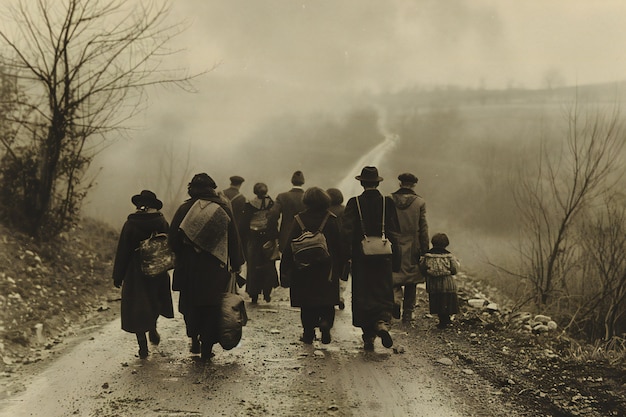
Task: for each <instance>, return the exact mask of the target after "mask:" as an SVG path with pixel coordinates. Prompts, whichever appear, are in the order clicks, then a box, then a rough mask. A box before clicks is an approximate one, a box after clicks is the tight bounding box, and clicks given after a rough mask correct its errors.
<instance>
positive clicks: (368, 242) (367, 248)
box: [356, 196, 391, 256]
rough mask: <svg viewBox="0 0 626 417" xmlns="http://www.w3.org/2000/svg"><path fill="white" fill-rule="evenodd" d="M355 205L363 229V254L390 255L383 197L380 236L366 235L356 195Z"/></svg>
mask: <svg viewBox="0 0 626 417" xmlns="http://www.w3.org/2000/svg"><path fill="white" fill-rule="evenodd" d="M356 207H357V209H358V211H359V219H360V220H361V229H363V240H361V248H362V249H363V255H365V256H383V255H391V242H390V241H389V239H387V238H386V237H385V197H384V196H383V221H382V232H381V236H367V234H366V233H365V223H364V222H363V213H362V211H361V204H360V203H359V197H356Z"/></svg>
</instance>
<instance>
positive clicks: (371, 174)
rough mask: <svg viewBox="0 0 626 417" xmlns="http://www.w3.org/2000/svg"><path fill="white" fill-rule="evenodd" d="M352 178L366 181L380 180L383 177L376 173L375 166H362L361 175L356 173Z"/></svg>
mask: <svg viewBox="0 0 626 417" xmlns="http://www.w3.org/2000/svg"><path fill="white" fill-rule="evenodd" d="M354 178H356V179H357V180H359V181H367V182H381V181H382V180H383V177H381V176H379V175H378V168H376V167H364V168H363V169H362V170H361V175H357V176H356V177H354Z"/></svg>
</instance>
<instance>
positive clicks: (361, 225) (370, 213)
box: [342, 166, 399, 351]
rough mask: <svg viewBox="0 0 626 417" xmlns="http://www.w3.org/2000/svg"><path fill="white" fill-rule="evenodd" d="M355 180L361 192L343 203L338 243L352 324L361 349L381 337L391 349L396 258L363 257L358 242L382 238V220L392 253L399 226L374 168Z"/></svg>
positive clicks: (371, 345)
mask: <svg viewBox="0 0 626 417" xmlns="http://www.w3.org/2000/svg"><path fill="white" fill-rule="evenodd" d="M355 178H356V179H357V180H358V181H360V182H361V186H362V187H363V189H364V191H363V193H362V194H361V195H359V196H357V197H352V198H350V200H348V202H347V203H346V209H345V211H344V215H343V223H342V240H343V244H344V248H345V251H346V252H345V253H347V254H348V257H349V258H350V259H351V262H352V324H353V325H354V326H355V327H360V328H361V330H362V332H363V335H362V338H363V347H364V349H365V350H367V351H372V350H374V341H375V339H376V337H380V338H381V341H382V344H383V346H384V347H386V348H390V347H392V346H393V340H392V339H391V336H390V334H389V323H390V321H391V317H392V312H393V306H394V299H393V278H392V272H393V271H394V270H396V268H398V267H399V258H398V257H397V256H395V255H394V254H391V255H375V256H372V255H365V254H364V253H363V249H362V246H361V241H362V240H363V238H364V236H365V235H367V236H370V237H374V236H379V237H380V236H382V234H383V218H384V234H385V236H387V237H389V240H390V241H391V244H392V249H393V250H394V252H395V246H396V245H395V244H394V241H393V239H394V236H397V234H398V232H399V227H398V218H397V216H396V210H395V207H394V205H393V201H392V200H391V198H390V197H383V195H382V194H381V193H380V191H378V189H377V187H378V184H379V183H380V182H381V181H382V180H383V178H382V177H380V176H379V175H378V169H377V168H376V167H373V166H366V167H364V168H363V170H362V171H361V175H358V176H356V177H355ZM383 215H384V217H383Z"/></svg>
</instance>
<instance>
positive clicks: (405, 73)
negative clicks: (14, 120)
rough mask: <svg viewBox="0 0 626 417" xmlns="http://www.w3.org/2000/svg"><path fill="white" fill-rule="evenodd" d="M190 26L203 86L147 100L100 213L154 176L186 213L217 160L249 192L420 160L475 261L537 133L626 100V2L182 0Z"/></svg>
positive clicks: (96, 206)
mask: <svg viewBox="0 0 626 417" xmlns="http://www.w3.org/2000/svg"><path fill="white" fill-rule="evenodd" d="M172 6H173V9H172V14H171V16H170V18H171V20H172V22H177V21H183V22H185V23H184V24H186V25H188V28H187V30H186V31H185V32H184V33H183V34H182V35H181V36H180V37H178V38H176V40H175V45H173V47H174V49H178V48H180V49H181V51H180V52H179V53H178V54H176V55H174V56H171V57H165V58H164V65H167V66H170V67H181V66H182V67H188V68H189V71H190V73H198V72H202V71H205V70H209V71H208V72H207V73H206V74H204V75H202V76H200V77H199V78H197V79H196V82H195V87H196V89H197V91H196V92H194V93H186V92H184V91H181V90H179V89H176V88H169V87H168V88H165V89H163V88H158V89H150V90H148V92H149V96H148V97H147V98H146V102H145V106H146V108H145V111H143V112H142V113H141V115H140V116H138V117H136V118H134V119H132V121H131V125H130V126H129V130H127V131H126V132H124V134H121V133H116V134H115V136H113V137H110V139H115V141H114V143H112V144H111V145H110V146H108V147H107V148H106V149H105V150H104V151H102V152H101V153H100V154H99V155H98V156H97V158H96V160H95V161H94V163H93V164H92V168H91V175H97V177H96V178H97V179H96V183H97V184H96V186H95V187H94V189H93V190H92V191H91V193H90V194H89V196H88V198H87V200H86V201H85V202H84V205H83V212H84V214H85V215H88V216H93V217H96V218H99V219H102V220H105V221H106V222H108V223H110V224H112V225H114V226H115V227H120V226H121V224H122V223H123V221H124V219H125V218H126V215H128V213H130V211H131V210H132V208H133V207H132V205H131V203H130V197H131V196H132V195H133V194H135V193H137V192H139V191H140V190H141V189H151V190H153V191H155V192H157V194H158V195H159V197H161V198H162V199H163V201H164V203H165V208H164V212H165V213H166V215H167V216H170V217H171V214H172V212H173V210H175V208H176V207H177V205H178V204H180V202H181V201H182V200H184V199H185V198H186V184H187V182H188V181H189V179H190V178H191V176H192V175H193V174H195V173H198V172H207V173H208V174H209V175H211V176H212V177H213V178H214V179H215V181H216V182H217V184H218V186H219V188H226V187H228V178H229V177H230V176H231V175H234V174H237V175H241V176H243V177H244V178H245V179H246V181H245V183H244V184H243V187H242V192H243V193H244V194H245V195H246V196H248V197H251V196H252V187H253V185H254V183H255V182H265V183H267V184H268V186H269V194H270V195H271V196H272V197H275V196H276V194H277V193H279V192H282V191H286V190H287V189H288V188H289V187H290V183H289V179H290V177H291V174H292V172H293V171H294V170H298V169H300V170H302V171H303V172H304V175H305V179H306V183H305V187H308V186H313V185H317V186H320V187H323V188H329V187H339V188H340V189H341V190H342V191H343V192H344V195H345V198H346V200H347V199H348V198H349V197H351V196H353V195H355V194H357V193H360V190H359V187H358V182H357V181H356V180H354V176H355V175H358V174H359V171H360V168H361V166H362V165H369V164H374V165H376V166H377V167H378V168H379V171H380V173H381V175H382V176H383V177H384V178H385V181H383V183H382V184H381V187H380V188H381V191H382V192H383V193H390V192H392V191H394V190H395V189H397V185H398V184H397V180H396V177H397V175H398V174H400V173H401V172H406V171H409V172H412V173H414V174H415V175H417V177H418V178H419V183H418V185H417V192H418V194H421V195H422V196H423V197H424V198H425V199H426V201H427V207H428V220H429V224H430V227H431V231H432V232H437V231H445V232H446V233H448V234H449V235H450V236H451V241H452V245H451V246H452V247H453V248H454V249H455V250H457V251H458V252H460V256H461V258H462V261H464V259H463V258H465V260H467V264H468V265H473V266H475V265H478V264H479V263H480V261H482V260H483V258H482V256H483V255H484V253H485V252H489V251H490V250H491V249H492V248H493V247H499V248H502V247H503V242H507V243H505V244H504V246H508V244H509V243H510V242H509V241H510V238H511V237H512V236H514V235H515V234H516V232H515V224H516V223H515V222H516V219H515V216H514V213H513V212H514V210H513V209H514V202H513V199H512V196H511V195H510V192H509V191H510V181H511V178H514V177H515V172H516V171H515V168H516V166H517V165H519V164H520V163H523V160H524V158H526V157H530V156H532V154H533V152H536V151H537V145H538V141H539V139H541V138H543V139H548V141H550V140H551V139H552V138H558V137H560V136H559V135H562V133H563V131H564V130H565V129H566V128H567V120H566V119H565V118H564V114H565V113H564V112H565V111H566V109H567V108H568V107H569V106H571V105H572V104H573V103H578V104H580V105H581V106H583V105H584V106H590V107H593V108H596V109H606V111H609V112H610V111H611V110H612V109H613V108H614V105H615V104H617V103H620V102H621V101H622V99H623V97H624V95H623V94H624V84H622V83H621V81H622V80H625V79H626V76H625V74H626V52H624V49H623V48H622V44H623V42H621V41H623V40H625V39H626V27H625V26H624V25H623V21H624V18H625V17H626V4H624V3H622V2H618V1H604V2H600V3H594V4H593V6H592V5H590V4H589V3H588V2H585V1H565V0H558V1H554V2H550V3H546V2H541V1H527V2H522V3H520V2H512V1H511V2H509V1H495V0H479V1H469V0H468V1H463V0H459V1H451V2H445V3H443V2H438V1H434V0H433V1H405V0H392V1H386V2H379V1H374V0H366V1H362V0H359V1H357V0H350V1H340V2H336V1H332V2H331V1H315V2H309V1H301V2H292V1H287V0H273V1H264V2H254V1H221V0H220V1H211V2H204V1H200V0H184V1H183V0H177V1H175V2H173V5H172Z"/></svg>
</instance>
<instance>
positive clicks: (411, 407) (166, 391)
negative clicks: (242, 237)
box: [0, 288, 516, 417]
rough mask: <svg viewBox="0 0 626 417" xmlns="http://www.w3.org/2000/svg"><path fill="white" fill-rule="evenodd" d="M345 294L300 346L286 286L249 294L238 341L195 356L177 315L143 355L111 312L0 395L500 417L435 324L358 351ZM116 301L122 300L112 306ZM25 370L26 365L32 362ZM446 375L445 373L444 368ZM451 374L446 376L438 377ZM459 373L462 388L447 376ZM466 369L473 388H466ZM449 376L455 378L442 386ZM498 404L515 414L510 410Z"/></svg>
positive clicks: (82, 404)
mask: <svg viewBox="0 0 626 417" xmlns="http://www.w3.org/2000/svg"><path fill="white" fill-rule="evenodd" d="M349 306H350V304H349V294H348V303H347V308H346V310H343V311H339V310H338V312H337V318H336V324H335V327H334V328H333V341H332V343H331V344H329V345H322V344H321V343H320V342H319V341H317V340H316V341H315V342H314V344H313V345H305V344H303V343H302V342H300V341H299V340H298V339H299V337H300V334H301V328H300V317H299V310H297V309H294V308H291V307H290V306H289V301H288V291H287V290H285V289H282V288H278V289H277V290H275V292H274V294H273V297H272V301H271V302H269V303H265V302H263V301H261V302H260V303H259V304H258V305H256V306H254V305H250V304H247V307H248V314H249V316H250V321H249V322H248V325H247V326H246V327H245V329H244V336H243V339H242V342H241V344H240V345H239V346H238V347H236V348H235V349H232V350H230V351H224V350H222V349H221V348H220V347H218V346H216V347H215V348H214V352H215V357H214V358H212V359H211V360H210V361H206V362H204V361H201V360H200V358H199V356H198V355H192V354H191V353H189V350H188V340H187V338H186V337H185V334H184V323H183V320H182V317H181V316H180V315H178V314H177V316H176V317H175V318H174V319H171V320H164V319H160V320H159V330H160V333H161V336H162V341H161V344H160V345H159V346H151V347H150V349H151V352H150V356H149V357H148V359H146V360H140V359H139V358H138V357H137V356H136V353H137V347H136V341H135V340H134V337H133V336H132V335H130V334H128V333H124V332H123V331H121V330H120V327H119V319H116V320H114V321H113V322H110V323H108V324H106V325H104V326H102V327H100V328H97V329H95V330H94V331H93V332H92V333H89V332H87V333H85V334H83V335H82V336H80V337H79V340H76V341H75V343H66V344H65V345H66V346H65V347H63V346H59V347H58V348H57V349H59V352H58V354H57V355H56V359H54V360H50V361H48V363H46V366H45V367H41V366H39V367H35V368H32V369H30V368H28V367H25V368H24V370H23V371H22V373H23V375H21V376H20V378H21V380H22V383H23V385H24V390H23V391H21V392H19V393H17V394H15V395H12V396H10V397H9V398H6V399H4V400H3V401H1V402H0V415H1V416H7V417H8V416H11V417H21V416H76V415H78V416H320V415H330V416H472V415H474V416H497V415H502V407H503V405H502V404H501V403H500V402H499V398H498V395H497V393H496V392H493V393H490V392H489V389H487V388H486V386H483V382H482V381H480V380H479V379H478V378H479V377H478V376H475V375H474V376H472V375H470V376H468V375H463V373H462V370H461V369H456V370H451V369H445V370H444V369H443V367H445V366H446V365H442V364H440V363H439V362H438V361H437V358H438V357H439V356H438V353H437V352H435V351H433V347H434V346H436V345H437V343H430V342H429V341H430V340H432V338H436V337H437V336H436V335H435V334H428V333H425V332H424V331H423V330H421V329H419V328H415V327H411V326H403V325H401V324H400V323H396V324H394V326H393V329H392V332H391V334H392V336H393V338H394V348H392V349H386V348H384V347H383V346H382V345H381V344H380V340H377V342H376V345H375V351H374V352H365V351H364V350H363V349H362V341H361V337H360V331H359V329H356V328H354V327H352V325H351V313H350V310H349V309H350V307H349ZM112 308H113V309H119V305H113V306H112ZM29 370H30V372H29ZM450 373H452V375H450ZM446 375H448V376H446ZM457 378H461V379H464V381H465V383H464V385H463V386H464V387H465V388H464V389H459V387H458V386H456V387H455V386H454V381H455V380H456V379H457ZM468 378H475V379H476V380H475V381H474V382H473V383H472V384H471V385H472V386H475V387H476V388H475V389H474V390H467V389H466V387H467V386H468V385H467V382H468ZM451 384H452V385H451ZM507 414H509V415H511V416H515V415H516V414H515V412H514V410H510V411H507Z"/></svg>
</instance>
